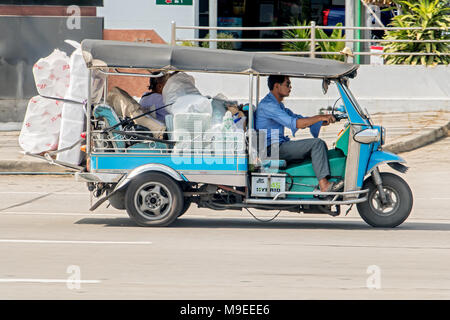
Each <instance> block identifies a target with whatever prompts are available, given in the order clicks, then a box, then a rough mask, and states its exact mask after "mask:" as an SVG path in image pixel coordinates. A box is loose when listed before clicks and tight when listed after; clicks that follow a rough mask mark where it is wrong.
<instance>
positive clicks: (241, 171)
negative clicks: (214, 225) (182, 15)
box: [76, 40, 413, 228]
mask: <svg viewBox="0 0 450 320" xmlns="http://www.w3.org/2000/svg"><path fill="white" fill-rule="evenodd" d="M82 50H83V56H84V59H85V61H86V65H87V67H88V68H89V70H90V75H92V73H93V72H101V73H103V74H104V75H106V76H112V75H114V76H124V77H127V76H146V77H158V76H159V75H158V74H156V75H155V71H156V72H158V71H160V72H161V74H162V72H177V71H178V72H179V71H183V72H189V73H196V72H205V73H219V74H240V75H242V76H245V77H247V78H248V103H246V104H245V105H244V106H243V107H242V110H244V111H245V114H246V115H247V117H246V124H245V129H244V130H242V131H239V132H225V133H224V131H223V130H221V132H218V133H217V134H218V135H219V138H218V136H217V135H215V133H214V132H212V133H211V132H210V131H208V129H210V128H211V125H210V122H211V114H209V115H208V113H191V114H189V113H186V114H183V115H177V114H174V115H172V117H169V118H170V119H167V117H166V123H165V126H166V131H165V132H164V134H163V135H157V134H155V132H152V131H150V130H148V129H147V130H142V128H141V129H140V130H137V129H136V126H133V121H131V122H130V121H124V119H120V117H118V116H117V114H115V112H114V110H113V108H111V106H108V105H107V103H106V99H105V97H106V95H107V89H105V92H104V95H103V100H102V101H100V102H99V103H93V102H92V97H91V96H89V97H88V99H87V102H86V110H85V111H86V135H85V138H86V141H85V143H86V159H87V161H86V164H85V165H84V166H83V167H82V168H81V170H79V171H78V172H77V173H76V179H77V180H78V181H82V182H87V185H88V188H89V190H90V191H91V193H92V195H93V197H94V198H97V201H96V203H95V204H94V205H93V206H92V207H91V210H95V209H96V208H97V207H98V206H99V205H101V204H102V203H104V202H105V201H108V202H109V203H110V204H111V205H112V206H113V207H114V208H117V209H120V210H126V211H127V213H128V215H129V216H130V218H131V219H133V220H134V221H135V222H136V223H137V224H138V225H140V226H168V225H170V224H171V223H172V222H174V221H175V220H176V219H177V218H178V217H180V216H181V215H183V214H184V213H185V212H186V211H187V210H188V208H189V207H190V206H191V205H192V204H195V205H197V206H198V207H202V208H210V209H213V210H243V209H247V210H248V209H252V208H256V209H261V210H274V209H276V210H280V211H290V212H296V213H319V214H329V215H332V216H338V215H340V214H341V208H342V207H347V208H348V210H347V212H348V211H349V210H350V208H351V206H353V205H354V204H356V206H357V209H358V212H359V214H360V216H361V217H362V218H363V220H364V221H366V222H367V223H368V224H369V225H371V226H373V227H385V228H389V227H396V226H398V225H400V224H401V223H402V222H404V221H405V220H406V218H407V217H408V216H409V214H410V212H411V209H412V204H413V196H412V192H411V190H410V188H409V186H408V184H407V183H406V182H405V181H404V180H403V179H402V178H401V177H400V176H398V175H395V174H393V173H389V172H380V170H379V167H380V166H381V165H382V164H388V165H390V166H391V167H392V168H394V169H396V170H397V171H400V172H403V173H404V172H405V171H406V169H407V167H405V166H404V165H403V163H404V162H405V161H404V160H403V159H402V158H401V157H399V156H397V155H395V154H392V153H389V152H386V151H383V144H384V142H385V138H386V131H385V129H384V128H383V127H381V126H377V125H375V124H373V123H372V120H371V118H370V115H369V113H368V112H367V110H363V109H362V108H361V107H360V106H359V104H358V102H357V101H356V99H355V97H354V96H353V95H352V93H351V91H350V89H349V86H348V81H349V79H351V78H354V77H355V76H356V74H357V69H358V66H357V65H354V64H349V63H343V62H339V61H334V60H327V59H310V58H300V57H287V56H280V55H275V54H263V53H252V52H237V51H228V50H214V49H206V48H197V47H183V46H167V45H157V44H143V43H131V42H117V41H105V40H84V41H83V42H82ZM126 69H129V70H130V69H133V70H137V69H142V70H143V71H145V72H146V71H151V72H148V73H144V74H143V73H133V72H127V71H124V70H126ZM274 74H279V75H286V76H289V77H291V78H307V79H312V81H313V80H316V81H317V80H319V81H318V82H319V84H318V85H320V84H321V85H322V89H323V91H324V93H325V92H326V91H327V89H328V86H329V85H331V84H334V85H336V86H337V89H338V92H339V94H340V99H342V105H338V106H336V105H335V106H334V107H333V108H332V111H331V112H332V113H333V115H334V116H335V118H336V120H338V121H339V120H340V121H342V122H343V130H342V131H341V133H340V134H339V135H338V137H337V141H336V143H335V147H334V148H333V149H330V150H328V160H329V165H330V170H331V178H330V181H336V182H339V181H342V182H343V187H342V189H340V190H339V191H333V192H321V191H318V189H317V188H316V187H317V184H318V181H317V178H316V176H315V174H314V170H313V168H312V163H311V160H304V161H303V162H300V163H286V161H284V160H282V159H274V158H270V157H267V156H266V155H263V154H261V153H264V152H263V151H264V150H263V149H264V148H260V145H263V144H262V143H261V141H263V139H264V138H262V137H261V134H259V133H258V132H256V130H255V129H254V128H255V126H254V123H255V119H254V111H255V108H258V101H259V81H260V77H261V76H269V75H274ZM320 82H321V83H320ZM106 87H107V86H106ZM255 89H256V94H255ZM130 123H131V125H130ZM194 124H200V125H199V126H197V127H196V126H195V125H194ZM198 128H200V129H198Z"/></svg>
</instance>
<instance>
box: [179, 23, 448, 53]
mask: <svg viewBox="0 0 450 320" xmlns="http://www.w3.org/2000/svg"><path fill="white" fill-rule="evenodd" d="M177 29H179V30H225V31H263V30H271V31H273V30H305V29H309V30H311V38H310V39H279V38H270V39H269V38H265V39H259V38H258V39H256V38H255V39H214V38H209V39H203V38H186V39H177V37H176V30H177ZM315 29H322V30H324V29H326V30H345V31H347V30H348V31H350V30H357V31H361V30H384V31H394V30H442V28H437V27H432V28H425V29H422V28H420V27H411V28H401V27H345V26H342V27H337V26H316V23H315V22H314V21H311V25H310V26H286V27H201V26H177V25H176V23H175V22H173V21H172V23H171V30H172V33H171V41H170V43H171V45H176V43H177V42H180V41H192V42H201V41H208V42H214V43H215V42H287V41H289V42H310V43H311V50H310V51H289V52H286V51H284V52H280V51H271V52H264V53H275V54H282V55H307V56H310V57H311V58H315V56H316V55H330V54H336V55H345V53H342V52H316V51H315V45H314V44H315V43H316V42H346V43H348V42H351V43H355V42H356V43H357V44H359V43H364V42H368V43H370V42H378V43H392V42H399V43H408V42H421V43H450V40H388V39H376V40H374V39H316V37H315V32H314V30H315ZM353 54H354V55H376V56H378V55H384V56H388V55H392V56H396V55H421V56H434V55H441V56H442V55H444V56H448V55H450V53H423V52H396V53H375V52H353Z"/></svg>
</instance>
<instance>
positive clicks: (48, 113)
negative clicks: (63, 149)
mask: <svg viewBox="0 0 450 320" xmlns="http://www.w3.org/2000/svg"><path fill="white" fill-rule="evenodd" d="M61 111H62V102H60V101H57V100H53V99H46V98H43V97H41V96H35V97H33V98H31V99H30V102H29V103H28V107H27V112H26V114H25V120H24V121H23V125H22V130H21V131H20V135H19V145H20V147H21V148H22V149H23V150H24V151H26V152H30V153H41V152H44V151H52V150H56V149H57V148H58V138H59V128H60V126H61Z"/></svg>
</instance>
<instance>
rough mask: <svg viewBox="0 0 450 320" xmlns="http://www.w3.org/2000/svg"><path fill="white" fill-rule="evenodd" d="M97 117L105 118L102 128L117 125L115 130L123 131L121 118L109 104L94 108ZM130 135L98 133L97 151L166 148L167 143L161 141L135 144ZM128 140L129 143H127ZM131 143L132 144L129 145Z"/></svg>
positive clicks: (135, 150)
mask: <svg viewBox="0 0 450 320" xmlns="http://www.w3.org/2000/svg"><path fill="white" fill-rule="evenodd" d="M93 115H94V118H95V119H98V120H103V121H104V122H105V123H104V127H103V128H100V129H106V128H110V127H112V126H115V125H117V127H116V128H115V130H117V131H123V129H124V128H123V127H122V125H118V124H119V123H120V118H119V117H118V116H117V114H116V112H115V111H114V109H113V108H112V107H110V106H108V105H104V104H99V105H97V106H95V108H94V110H93ZM128 138H129V136H125V137H124V136H123V135H121V134H119V133H116V132H107V133H98V134H97V135H96V136H94V146H95V150H96V151H100V152H105V151H106V152H149V151H150V152H151V150H152V149H155V151H156V149H158V150H160V149H166V148H167V145H166V144H164V143H161V142H154V141H152V142H137V143H134V144H131V143H132V140H131V139H129V140H127V139H128ZM127 142H128V145H127ZM129 144H131V145H129Z"/></svg>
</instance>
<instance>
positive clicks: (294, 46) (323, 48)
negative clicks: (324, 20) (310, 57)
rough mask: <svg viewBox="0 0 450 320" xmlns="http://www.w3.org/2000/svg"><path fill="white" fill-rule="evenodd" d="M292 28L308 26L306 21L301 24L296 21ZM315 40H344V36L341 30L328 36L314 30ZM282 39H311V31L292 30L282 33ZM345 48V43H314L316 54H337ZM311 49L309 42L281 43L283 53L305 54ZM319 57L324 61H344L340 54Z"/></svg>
mask: <svg viewBox="0 0 450 320" xmlns="http://www.w3.org/2000/svg"><path fill="white" fill-rule="evenodd" d="M292 26H303V27H305V26H309V24H307V22H306V21H303V22H302V23H301V22H300V21H296V23H295V24H293V25H292ZM336 26H337V27H340V26H342V23H338V24H337V25H336ZM315 31H316V32H315V36H316V39H328V40H332V39H345V35H343V32H342V30H341V29H334V30H333V32H332V33H331V34H330V35H328V34H327V33H326V32H325V31H323V30H322V29H316V30H315ZM283 38H284V39H286V40H288V39H308V40H310V39H311V29H292V30H285V31H283ZM344 47H345V42H343V41H339V42H337V41H318V42H316V46H315V51H316V52H339V51H341V50H342V49H344ZM310 49H311V42H309V41H308V42H294V41H287V42H284V43H283V51H299V52H307V51H310ZM321 57H323V58H326V59H335V60H340V61H344V56H343V55H340V54H328V55H321Z"/></svg>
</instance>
